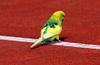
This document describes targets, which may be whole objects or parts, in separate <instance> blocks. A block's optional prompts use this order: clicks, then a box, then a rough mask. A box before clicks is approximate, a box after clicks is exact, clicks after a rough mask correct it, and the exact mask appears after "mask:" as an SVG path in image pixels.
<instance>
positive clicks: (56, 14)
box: [53, 11, 65, 21]
mask: <svg viewBox="0 0 100 65" xmlns="http://www.w3.org/2000/svg"><path fill="white" fill-rule="evenodd" d="M64 16H65V13H64V12H63V11H56V12H54V13H53V17H55V18H56V19H57V20H60V21H62V20H63V19H64Z"/></svg>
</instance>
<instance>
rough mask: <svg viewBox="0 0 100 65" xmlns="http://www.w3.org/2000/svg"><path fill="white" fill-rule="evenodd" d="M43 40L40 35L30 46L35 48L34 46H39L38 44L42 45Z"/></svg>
mask: <svg viewBox="0 0 100 65" xmlns="http://www.w3.org/2000/svg"><path fill="white" fill-rule="evenodd" d="M42 41H43V39H42V38H41V37H40V38H39V39H38V40H37V41H36V42H35V43H33V44H32V45H31V46H30V48H34V47H37V46H40V45H41V44H42V43H41V42H42Z"/></svg>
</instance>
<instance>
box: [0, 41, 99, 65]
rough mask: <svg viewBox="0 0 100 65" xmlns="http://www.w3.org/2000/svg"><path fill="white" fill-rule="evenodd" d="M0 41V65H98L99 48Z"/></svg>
mask: <svg viewBox="0 0 100 65" xmlns="http://www.w3.org/2000/svg"><path fill="white" fill-rule="evenodd" d="M5 43H6V44H5ZM29 46H30V44H28V43H20V42H8V41H0V65H100V62H99V60H100V50H92V49H81V48H72V47H62V46H53V45H47V46H41V47H39V48H36V49H33V50H32V49H30V48H29Z"/></svg>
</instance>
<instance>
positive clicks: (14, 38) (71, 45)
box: [0, 35, 100, 50]
mask: <svg viewBox="0 0 100 65" xmlns="http://www.w3.org/2000/svg"><path fill="white" fill-rule="evenodd" d="M0 40H8V41H16V42H29V43H33V42H35V41H36V40H37V39H32V38H22V37H13V36H2V35H0ZM52 45H58V46H69V47H78V48H88V49H98V50H100V45H93V44H83V43H72V42H59V43H55V44H52Z"/></svg>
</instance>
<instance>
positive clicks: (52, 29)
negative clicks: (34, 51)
mask: <svg viewBox="0 0 100 65" xmlns="http://www.w3.org/2000/svg"><path fill="white" fill-rule="evenodd" d="M64 16H65V13H64V12H63V11H56V12H54V13H53V15H52V16H51V17H50V18H49V20H48V21H47V22H46V24H45V25H44V27H43V29H42V30H41V36H40V37H39V39H38V40H37V41H36V42H35V43H33V44H32V45H31V46H30V47H31V48H34V47H36V46H38V45H41V44H43V42H46V41H53V40H54V39H57V40H58V41H59V34H60V33H61V31H62V21H63V19H64Z"/></svg>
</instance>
